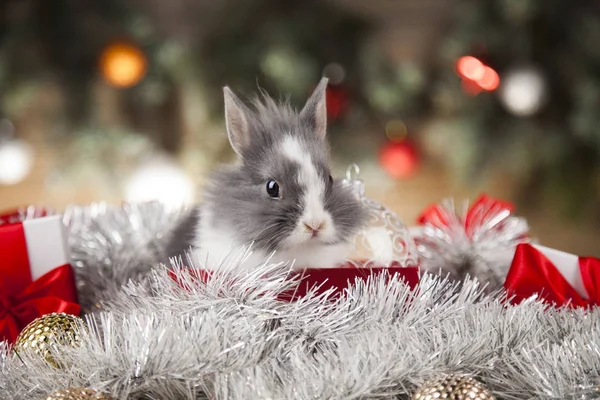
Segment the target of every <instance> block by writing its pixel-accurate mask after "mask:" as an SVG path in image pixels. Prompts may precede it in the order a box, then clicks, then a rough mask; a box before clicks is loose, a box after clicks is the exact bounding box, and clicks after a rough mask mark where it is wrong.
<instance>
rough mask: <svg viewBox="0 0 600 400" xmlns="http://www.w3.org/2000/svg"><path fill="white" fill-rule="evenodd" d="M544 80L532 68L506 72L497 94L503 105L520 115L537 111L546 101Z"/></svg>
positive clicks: (524, 115) (523, 115)
mask: <svg viewBox="0 0 600 400" xmlns="http://www.w3.org/2000/svg"><path fill="white" fill-rule="evenodd" d="M546 92H547V87H546V81H545V79H544V77H543V76H542V74H541V73H540V72H539V71H537V70H536V69H533V68H521V69H516V70H513V71H509V72H507V74H506V76H505V77H504V79H503V82H502V85H501V86H500V90H499V95H500V100H501V102H502V104H503V105H504V107H505V108H506V109H507V110H508V111H509V112H511V113H512V114H514V115H517V116H520V117H526V116H531V115H533V114H535V113H536V112H538V111H539V110H540V109H541V107H542V106H543V104H544V102H545V101H546V95H547V93H546Z"/></svg>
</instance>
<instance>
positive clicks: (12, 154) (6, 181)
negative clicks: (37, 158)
mask: <svg viewBox="0 0 600 400" xmlns="http://www.w3.org/2000/svg"><path fill="white" fill-rule="evenodd" d="M32 164H33V150H32V148H31V146H29V145H28V144H27V143H25V142H23V141H21V140H11V141H6V142H0V185H14V184H17V183H19V182H21V181H22V180H23V179H25V178H26V177H27V175H29V172H30V171H31V166H32Z"/></svg>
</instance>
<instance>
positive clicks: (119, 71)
mask: <svg viewBox="0 0 600 400" xmlns="http://www.w3.org/2000/svg"><path fill="white" fill-rule="evenodd" d="M147 64H148V61H147V60H146V55H145V54H144V52H143V51H142V50H141V49H140V48H139V47H137V46H135V45H133V44H128V43H114V44H110V45H109V46H107V47H106V48H105V49H104V51H103V52H102V55H101V56H100V69H101V71H102V76H103V77H104V79H106V81H107V82H108V83H110V84H111V85H113V86H115V87H118V88H128V87H132V86H134V85H136V84H137V83H138V82H139V81H140V80H141V79H142V78H143V77H144V75H146V69H147Z"/></svg>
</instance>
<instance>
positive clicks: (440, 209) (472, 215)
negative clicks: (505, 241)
mask: <svg viewBox="0 0 600 400" xmlns="http://www.w3.org/2000/svg"><path fill="white" fill-rule="evenodd" d="M452 211H453V210H452ZM513 211H514V205H513V204H512V203H509V202H507V201H502V200H498V199H495V198H493V197H490V196H488V195H486V194H482V195H481V196H479V198H478V199H477V200H476V201H475V202H474V203H473V204H472V205H471V207H469V210H468V211H467V213H466V215H465V216H464V218H462V220H461V221H460V223H461V225H463V226H464V228H465V232H466V234H467V237H468V238H469V239H472V238H473V234H474V233H475V230H476V229H477V228H478V227H479V226H480V225H481V222H482V221H486V220H488V219H490V218H492V217H494V216H496V215H498V214H500V213H503V212H508V213H512V212H513ZM452 217H454V218H456V217H457V216H455V215H454V216H451V215H449V210H448V209H447V208H446V207H444V206H443V205H440V204H434V205H431V206H429V207H427V208H426V209H425V211H423V213H422V214H421V215H420V216H419V217H418V219H417V222H418V223H419V224H420V225H425V224H431V225H433V226H435V227H438V228H441V227H444V226H449V225H450V222H451V221H450V219H451V218H452Z"/></svg>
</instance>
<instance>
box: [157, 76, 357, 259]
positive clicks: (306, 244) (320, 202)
mask: <svg viewBox="0 0 600 400" xmlns="http://www.w3.org/2000/svg"><path fill="white" fill-rule="evenodd" d="M326 88H327V79H325V78H323V79H322V80H321V82H320V83H319V85H318V86H317V88H316V89H315V91H314V92H313V94H312V96H311V97H310V99H309V100H308V101H307V103H306V105H305V106H304V108H303V109H302V111H300V112H297V111H296V110H294V109H293V108H292V107H291V106H290V105H289V104H287V103H285V102H284V103H278V102H276V101H275V100H273V99H272V98H270V97H269V96H268V95H266V94H264V93H263V94H262V95H261V96H258V97H256V98H255V99H254V101H253V102H252V104H253V107H252V108H248V107H246V106H245V105H244V104H243V103H242V102H241V101H240V99H239V98H238V97H237V96H236V95H235V94H234V93H233V92H232V91H231V90H230V89H229V88H228V87H225V88H224V89H223V91H224V97H225V121H226V126H227V134H228V136H229V141H230V143H231V146H232V147H233V149H234V150H235V152H236V153H237V163H236V164H235V165H231V166H226V167H223V168H221V169H219V170H217V171H216V172H215V173H214V174H213V175H212V176H211V178H210V180H209V182H208V184H207V185H206V187H205V192H204V196H203V203H202V205H201V206H200V207H199V208H198V209H195V210H192V211H191V213H190V214H189V215H188V216H187V218H186V219H185V220H184V221H182V222H181V225H179V226H178V227H177V229H176V230H175V232H174V235H173V238H172V241H171V244H170V246H169V247H170V249H169V251H170V255H176V254H177V253H180V252H181V251H182V250H183V249H185V248H189V245H192V247H194V248H195V250H196V251H198V252H200V257H199V259H200V260H202V261H204V260H207V261H209V263H210V262H217V263H218V262H220V261H221V260H222V259H223V258H224V257H226V256H228V255H232V252H236V251H238V250H240V249H241V248H242V247H244V246H247V245H252V250H253V255H252V256H251V259H250V260H248V261H247V262H246V263H245V265H253V260H254V262H255V263H259V262H264V260H265V258H266V257H268V256H269V255H271V254H273V258H272V259H271V260H272V261H282V262H286V261H294V265H295V266H297V267H320V268H325V267H333V266H336V265H337V264H339V263H341V262H343V261H344V260H345V259H347V257H348V255H349V253H350V251H351V249H352V244H353V238H354V236H355V234H356V233H357V232H358V230H359V229H360V228H361V227H362V225H363V224H364V222H365V221H366V212H365V210H364V209H363V207H362V206H361V203H360V202H359V201H358V200H357V199H356V197H354V195H353V193H351V191H350V189H349V188H347V187H346V186H344V185H343V184H342V183H341V182H340V181H337V180H334V179H332V178H331V170H330V165H329V148H328V145H327V142H326V127H327V110H326V103H325V99H326V97H325V90H326ZM273 181H274V182H275V184H276V185H275V184H274V183H273ZM268 187H270V190H267V189H268ZM277 188H278V189H279V190H278V191H277V190H276V189H277ZM274 194H277V196H273V195H274ZM254 265H255V264H254Z"/></svg>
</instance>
